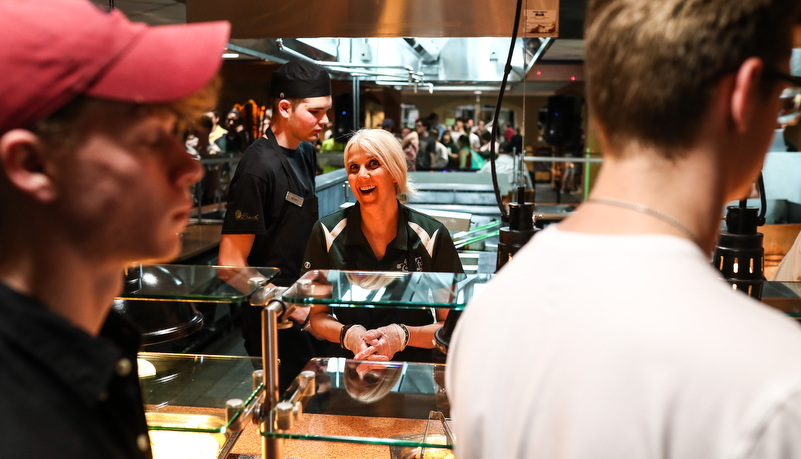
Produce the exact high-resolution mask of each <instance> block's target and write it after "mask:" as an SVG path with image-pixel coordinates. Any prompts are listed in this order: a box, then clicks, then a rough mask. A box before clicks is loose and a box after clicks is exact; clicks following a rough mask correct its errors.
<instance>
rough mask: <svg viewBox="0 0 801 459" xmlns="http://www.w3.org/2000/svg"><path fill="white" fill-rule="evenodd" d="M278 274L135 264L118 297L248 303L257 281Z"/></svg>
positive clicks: (275, 270) (265, 270)
mask: <svg viewBox="0 0 801 459" xmlns="http://www.w3.org/2000/svg"><path fill="white" fill-rule="evenodd" d="M278 272H279V269H278V268H261V267H260V268H255V267H231V266H209V265H177V264H176V265H170V264H165V265H137V266H135V267H131V268H129V269H128V270H127V272H126V273H125V290H124V291H123V292H122V293H121V294H120V295H119V296H118V298H120V299H126V300H149V301H191V302H201V303H202V302H207V303H220V302H225V303H238V302H243V301H247V299H248V297H249V296H250V295H251V294H252V293H253V292H254V291H255V290H256V289H257V288H259V286H260V284H259V282H260V281H263V282H264V283H266V282H269V280H270V279H272V278H273V277H275V276H276V274H278ZM252 280H253V281H252ZM256 281H259V282H256Z"/></svg>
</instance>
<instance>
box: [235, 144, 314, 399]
mask: <svg viewBox="0 0 801 459" xmlns="http://www.w3.org/2000/svg"><path fill="white" fill-rule="evenodd" d="M316 169H317V160H316V156H315V151H314V146H313V145H312V144H311V143H309V142H301V144H300V145H298V148H297V149H295V150H290V149H288V148H283V147H281V146H280V145H278V142H277V141H276V139H275V135H274V134H273V132H272V130H267V132H266V133H265V135H264V137H261V138H259V139H257V140H256V141H255V142H254V143H253V144H252V145H251V146H250V147H248V149H247V150H246V151H245V153H244V155H243V156H242V160H241V161H240V162H239V165H238V166H237V169H236V173H235V174H234V177H233V179H232V180H231V186H230V189H229V197H228V208H227V210H226V214H225V221H224V223H223V228H222V233H223V234H255V235H256V237H255V240H254V241H253V247H252V249H251V250H250V254H249V255H248V259H247V262H248V265H250V266H257V267H263V266H271V267H276V268H279V269H280V270H281V272H280V274H279V275H278V276H277V277H275V278H274V279H273V280H272V282H273V283H274V284H275V285H278V286H283V287H287V286H289V285H291V284H292V283H293V282H294V281H295V280H297V278H298V276H299V271H300V264H301V260H302V259H303V251H304V249H305V248H306V242H307V241H308V239H309V234H310V233H311V229H312V226H313V225H314V223H315V222H316V221H317V217H318V209H317V197H316V196H315V195H314V191H315V186H314V177H315V175H316ZM243 334H244V337H245V348H246V349H247V351H248V354H250V355H253V356H260V355H261V344H260V343H261V312H260V310H259V309H257V308H253V307H251V306H248V305H246V306H245V307H244V308H243ZM278 335H279V336H278V351H279V358H280V359H281V366H280V369H279V374H280V386H281V387H282V388H283V387H287V386H288V385H289V383H290V382H291V381H292V380H293V379H294V377H295V376H297V375H298V374H299V373H300V371H301V370H302V369H303V366H304V365H305V364H306V362H308V360H309V359H311V358H312V357H313V356H314V355H315V352H314V350H313V341H312V340H314V338H312V337H311V336H310V335H308V333H306V332H304V331H303V330H302V328H301V327H300V326H299V325H298V324H294V325H293V328H291V329H287V330H281V331H280V332H279V333H278Z"/></svg>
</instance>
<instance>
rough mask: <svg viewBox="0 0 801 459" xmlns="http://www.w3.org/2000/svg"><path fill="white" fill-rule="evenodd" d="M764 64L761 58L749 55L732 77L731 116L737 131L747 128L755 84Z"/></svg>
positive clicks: (754, 99) (754, 100) (753, 102)
mask: <svg viewBox="0 0 801 459" xmlns="http://www.w3.org/2000/svg"><path fill="white" fill-rule="evenodd" d="M763 70H764V64H763V62H762V59H759V58H757V57H749V58H748V59H746V60H745V61H743V63H742V64H741V65H740V69H739V70H737V74H736V75H735V79H734V88H733V89H732V93H731V117H732V120H733V121H734V126H735V129H736V130H737V132H738V133H741V134H742V133H745V132H747V131H748V130H749V128H750V124H751V120H752V118H753V116H754V112H755V109H756V108H757V104H759V103H761V101H759V100H757V94H758V93H757V86H758V84H759V81H760V78H761V77H762V71H763Z"/></svg>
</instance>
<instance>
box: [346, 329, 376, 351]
mask: <svg viewBox="0 0 801 459" xmlns="http://www.w3.org/2000/svg"><path fill="white" fill-rule="evenodd" d="M366 333H367V329H366V328H364V327H363V326H361V325H358V324H356V325H351V327H350V328H348V331H347V332H345V336H344V337H343V338H342V343H341V344H342V347H344V348H345V349H347V350H349V351H351V352H353V354H361V353H362V352H363V351H365V350H367V348H369V347H370V346H369V345H368V343H367V341H366V340H365V334H366Z"/></svg>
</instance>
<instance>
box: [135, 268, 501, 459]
mask: <svg viewBox="0 0 801 459" xmlns="http://www.w3.org/2000/svg"><path fill="white" fill-rule="evenodd" d="M275 271H276V270H273V269H270V268H224V267H216V266H199V265H198V266H195V265H160V266H144V267H140V268H139V274H140V277H142V278H144V279H147V278H148V277H149V276H150V275H152V274H154V273H162V274H160V275H162V276H163V273H164V272H167V273H169V274H170V276H169V279H170V282H169V288H167V287H165V286H160V287H159V288H157V286H154V285H152V283H149V282H146V281H145V282H141V283H140V284H139V288H138V289H131V290H133V291H129V292H127V293H125V294H123V295H122V296H121V298H120V299H124V300H148V301H159V302H161V305H162V306H163V307H164V308H170V307H180V306H181V305H182V304H185V303H187V302H221V301H229V302H236V303H244V302H249V303H250V304H251V305H253V306H254V307H261V308H263V310H264V311H265V316H264V317H265V324H266V326H265V327H264V328H265V330H267V332H266V335H267V336H265V340H264V342H265V343H266V347H267V349H265V352H264V355H265V358H264V359H263V361H262V362H259V361H258V360H254V359H251V358H247V357H222V356H209V355H190V354H159V353H144V352H143V353H141V355H140V362H139V363H140V377H141V382H142V388H143V392H144V396H145V404H146V410H147V415H148V422H149V425H150V428H151V434H152V435H151V440H152V442H153V444H154V451H155V452H156V453H157V454H163V455H164V457H171V456H170V455H171V453H170V452H169V451H171V450H170V448H173V447H178V448H188V446H185V445H191V447H192V448H198V451H197V456H193V457H219V458H222V457H226V456H227V455H228V454H232V455H236V454H240V455H245V456H248V455H254V454H259V455H263V456H264V457H355V456H358V457H412V456H413V455H414V454H415V453H416V452H417V453H419V452H420V450H421V449H422V448H426V450H427V451H430V452H434V450H437V452H438V453H443V452H447V450H448V449H451V448H452V447H453V444H454V439H453V437H452V435H451V434H450V428H449V424H448V420H447V418H448V417H449V416H450V409H449V405H448V399H447V394H446V391H445V388H444V365H443V364H434V363H411V362H377V361H355V360H350V359H342V358H330V359H329V358H326V359H313V360H312V361H310V362H309V363H308V364H307V366H306V368H305V369H304V371H303V372H302V373H301V374H300V375H298V378H297V379H296V380H295V382H294V383H293V384H292V385H291V386H290V388H289V389H288V390H287V391H286V392H284V393H283V394H278V393H277V390H276V389H275V387H277V386H276V385H275V384H274V382H273V381H272V379H273V378H274V377H275V376H276V375H277V372H276V371H275V369H276V366H275V365H276V364H277V358H276V357H275V355H276V352H274V351H275V349H270V348H269V343H270V342H272V341H273V339H274V336H273V335H271V333H272V334H274V333H275V331H276V330H277V329H278V328H279V327H281V324H282V323H284V321H285V319H284V317H285V316H286V315H288V314H289V312H291V310H292V309H293V308H297V307H310V306H312V305H313V304H328V305H331V306H336V307H361V308H405V309H426V308H432V309H452V310H460V309H463V308H464V306H465V305H466V304H467V302H468V301H469V300H470V298H472V296H473V295H475V294H477V293H478V292H479V291H481V289H482V288H483V286H484V284H485V283H486V282H487V281H488V280H489V279H490V278H491V275H487V274H470V275H468V274H450V273H399V272H391V273H377V272H356V271H335V270H330V271H328V270H327V271H311V272H309V273H307V274H306V275H305V276H304V277H303V278H301V279H300V280H298V282H296V283H295V284H294V285H293V286H292V287H290V288H289V289H287V290H285V291H283V292H280V293H281V294H280V295H277V296H276V295H275V292H269V291H267V289H266V288H265V287H264V285H265V284H266V283H267V282H268V280H269V279H270V278H271V277H272V276H273V275H275ZM269 311H273V313H272V315H271V314H270V313H269ZM270 330H273V331H272V332H270ZM270 356H272V358H271V357H270ZM259 363H261V365H260V364H259ZM259 367H263V368H264V370H263V371H261V370H256V371H255V372H254V369H256V368H259ZM232 375H236V376H234V377H233V382H231V380H232ZM223 379H225V380H226V381H227V382H225V383H222V382H221V381H222V380H223ZM256 423H258V426H257V425H256ZM177 445H183V446H177ZM204 447H205V448H206V450H204V451H205V452H203V451H200V449H201V448H204ZM211 449H214V451H210V450H211ZM203 454H205V455H203ZM354 455H355V456H354ZM157 457H161V456H157ZM182 457H186V456H185V455H183V456H182ZM232 457H234V456H232Z"/></svg>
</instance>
